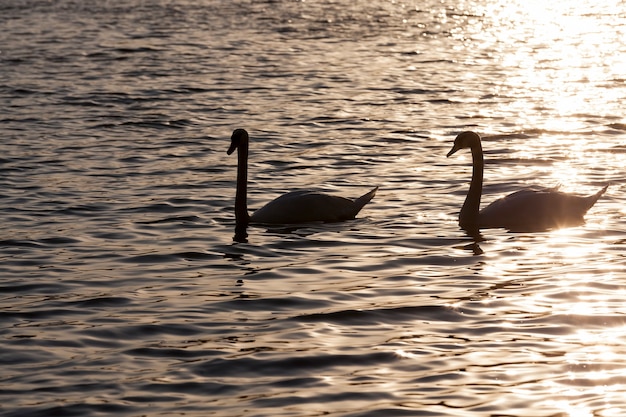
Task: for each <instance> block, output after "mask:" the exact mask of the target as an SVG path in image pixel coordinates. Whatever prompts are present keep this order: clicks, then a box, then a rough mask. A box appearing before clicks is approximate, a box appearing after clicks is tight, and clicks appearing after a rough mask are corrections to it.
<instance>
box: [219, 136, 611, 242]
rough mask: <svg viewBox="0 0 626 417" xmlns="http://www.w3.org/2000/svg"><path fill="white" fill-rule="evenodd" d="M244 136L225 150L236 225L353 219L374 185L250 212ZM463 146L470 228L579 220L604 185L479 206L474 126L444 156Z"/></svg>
mask: <svg viewBox="0 0 626 417" xmlns="http://www.w3.org/2000/svg"><path fill="white" fill-rule="evenodd" d="M249 141H250V139H249V136H248V132H246V131H245V130H244V129H236V130H235V131H234V132H233V134H232V136H231V144H230V147H229V148H228V151H227V154H228V155H230V154H232V153H233V152H234V151H235V149H237V155H238V165H237V192H236V197H235V218H236V223H237V225H238V227H239V228H240V229H241V228H244V229H245V227H246V226H247V225H248V223H267V224H296V223H308V222H317V221H321V222H335V221H342V220H350V219H354V218H355V217H356V215H357V214H358V213H359V211H361V209H362V208H363V207H364V206H365V205H366V204H367V203H369V201H370V200H371V199H372V198H373V197H374V195H375V194H376V190H377V189H378V187H375V188H373V189H372V190H371V191H369V192H368V193H366V194H364V195H362V196H361V197H359V198H357V199H356V200H351V199H348V198H344V197H337V196H331V195H328V194H324V193H320V192H316V191H292V192H290V193H287V194H284V195H282V196H280V197H278V198H276V199H275V200H272V201H270V202H269V203H267V204H266V205H265V206H264V207H262V208H260V209H258V210H257V211H255V212H254V213H253V214H252V215H250V214H249V213H248V206H247V189H248V185H247V175H248V146H249ZM465 148H469V149H470V150H471V152H472V162H473V172H472V181H471V184H470V189H469V192H468V194H467V197H466V199H465V203H463V207H462V208H461V212H460V214H459V225H460V226H461V227H462V228H463V229H465V230H466V231H468V232H470V233H477V232H478V230H479V229H485V228H505V229H509V230H512V231H535V230H547V229H552V228H558V227H566V226H572V225H576V224H581V223H582V222H583V216H584V215H585V213H586V212H587V210H589V209H590V208H591V207H592V206H593V205H594V204H595V202H596V201H597V200H598V198H600V196H601V195H602V194H604V192H605V191H606V189H607V187H608V186H605V187H604V188H602V189H601V190H600V191H598V192H597V193H596V194H594V195H591V196H588V197H581V196H577V195H573V194H566V193H563V192H560V191H558V190H556V189H542V190H521V191H518V192H515V193H513V194H510V195H508V196H506V197H504V198H501V199H499V200H496V201H494V202H493V203H491V204H490V205H489V206H487V207H485V208H484V209H483V210H480V198H481V194H482V185H483V169H484V160H483V151H482V146H481V141H480V136H479V135H478V134H477V133H475V132H463V133H461V134H460V135H458V136H457V137H456V139H455V140H454V146H453V147H452V149H451V150H450V152H448V155H447V156H448V157H449V156H451V155H452V154H454V153H455V152H457V151H459V150H461V149H465Z"/></svg>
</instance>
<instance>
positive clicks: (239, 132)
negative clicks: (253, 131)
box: [226, 129, 249, 155]
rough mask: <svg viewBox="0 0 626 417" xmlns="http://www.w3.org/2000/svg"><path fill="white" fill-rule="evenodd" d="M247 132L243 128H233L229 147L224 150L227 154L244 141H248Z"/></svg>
mask: <svg viewBox="0 0 626 417" xmlns="http://www.w3.org/2000/svg"><path fill="white" fill-rule="evenodd" d="M248 140H249V138H248V132H246V130H245V129H235V130H234V131H233V135H232V136H231V137H230V147H229V148H228V150H227V151H226V153H227V154H228V155H230V154H231V153H233V152H235V149H237V148H238V147H239V146H241V145H242V144H244V143H248Z"/></svg>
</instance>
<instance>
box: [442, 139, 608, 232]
mask: <svg viewBox="0 0 626 417" xmlns="http://www.w3.org/2000/svg"><path fill="white" fill-rule="evenodd" d="M465 148H469V149H470V150H471V152H472V165H473V168H472V181H471V183H470V189H469V191H468V193H467V197H466V198H465V202H464V203H463V207H461V211H460V213H459V225H460V226H461V227H462V228H463V229H465V230H467V231H470V232H476V231H478V230H479V229H489V228H505V229H508V230H511V231H540V230H549V229H557V228H561V227H568V226H576V225H579V224H582V223H583V222H584V216H585V213H587V211H588V210H589V209H590V208H591V207H592V206H593V205H594V204H595V203H596V201H598V199H599V198H600V197H601V196H602V194H604V192H605V191H606V189H607V187H608V185H607V186H604V187H603V188H602V189H600V191H598V192H597V193H595V194H593V195H590V196H579V195H575V194H568V193H564V192H561V191H559V190H558V187H555V188H535V189H525V190H520V191H517V192H515V193H512V194H509V195H508V196H506V197H503V198H500V199H498V200H496V201H494V202H493V203H491V204H489V205H488V206H487V207H485V208H484V209H482V210H480V199H481V194H482V184H483V170H484V159H483V150H482V145H481V141H480V136H479V135H478V134H477V133H475V132H463V133H461V134H460V135H458V136H457V137H456V139H455V140H454V145H453V146H452V149H451V150H450V152H448V155H447V156H448V157H449V156H451V155H452V154H454V153H455V152H457V151H459V150H461V149H465Z"/></svg>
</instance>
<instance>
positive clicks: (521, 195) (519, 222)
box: [479, 187, 607, 231]
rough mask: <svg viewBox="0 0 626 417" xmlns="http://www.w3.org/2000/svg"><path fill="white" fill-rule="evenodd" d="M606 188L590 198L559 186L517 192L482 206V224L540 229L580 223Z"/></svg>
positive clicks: (480, 218)
mask: <svg viewBox="0 0 626 417" xmlns="http://www.w3.org/2000/svg"><path fill="white" fill-rule="evenodd" d="M606 188H607V187H604V188H602V189H601V190H600V191H599V192H597V193H596V194H594V195H591V196H587V197H585V196H579V195H575V194H568V193H563V192H560V191H556V189H527V190H521V191H517V192H515V193H513V194H510V195H508V196H506V197H503V198H501V199H498V200H496V201H494V202H493V203H491V204H490V205H488V206H487V207H485V208H484V209H482V210H481V211H480V214H479V223H480V227H481V228H496V227H503V228H506V229H509V230H512V231H538V230H548V229H555V228H559V227H566V226H575V225H579V224H582V223H583V222H584V218H583V217H584V215H585V213H586V212H587V211H588V210H589V209H590V208H591V207H592V206H593V205H594V204H595V202H596V201H597V200H598V198H600V196H601V195H602V194H604V192H605V191H606Z"/></svg>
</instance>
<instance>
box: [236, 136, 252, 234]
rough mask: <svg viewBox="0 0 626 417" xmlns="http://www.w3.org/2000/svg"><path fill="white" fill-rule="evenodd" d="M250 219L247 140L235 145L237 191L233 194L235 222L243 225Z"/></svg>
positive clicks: (238, 225) (240, 225) (239, 225)
mask: <svg viewBox="0 0 626 417" xmlns="http://www.w3.org/2000/svg"><path fill="white" fill-rule="evenodd" d="M249 221H250V215H249V214H248V141H242V143H240V144H239V146H238V147H237V192H236V194H235V222H236V223H237V227H239V228H241V227H245V226H247V225H248V223H249Z"/></svg>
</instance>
